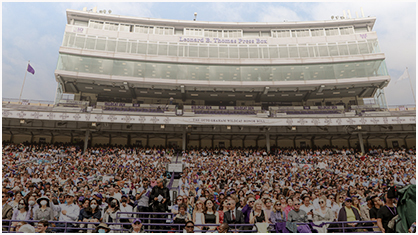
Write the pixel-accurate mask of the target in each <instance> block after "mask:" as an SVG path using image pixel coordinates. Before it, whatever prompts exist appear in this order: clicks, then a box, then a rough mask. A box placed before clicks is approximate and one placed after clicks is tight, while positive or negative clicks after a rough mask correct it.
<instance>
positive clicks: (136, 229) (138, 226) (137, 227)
mask: <svg viewBox="0 0 418 235" xmlns="http://www.w3.org/2000/svg"><path fill="white" fill-rule="evenodd" d="M129 233H145V231H144V226H143V225H142V221H141V219H139V218H136V219H134V221H133V222H132V228H131V229H130V230H129Z"/></svg>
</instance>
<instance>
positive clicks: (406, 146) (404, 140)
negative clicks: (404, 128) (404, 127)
mask: <svg viewBox="0 0 418 235" xmlns="http://www.w3.org/2000/svg"><path fill="white" fill-rule="evenodd" d="M407 137H408V135H406V136H405V138H403V142H404V143H405V148H408V144H407V142H406V138H407Z"/></svg>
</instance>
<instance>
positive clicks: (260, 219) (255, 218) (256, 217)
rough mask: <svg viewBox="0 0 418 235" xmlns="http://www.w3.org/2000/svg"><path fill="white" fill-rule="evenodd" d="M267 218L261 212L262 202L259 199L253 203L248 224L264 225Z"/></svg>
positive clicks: (262, 211)
mask: <svg viewBox="0 0 418 235" xmlns="http://www.w3.org/2000/svg"><path fill="white" fill-rule="evenodd" d="M267 221H269V219H268V216H267V215H266V213H265V212H264V210H263V202H262V201H261V200H260V199H259V200H257V201H255V203H254V208H253V211H252V212H251V214H250V224H255V223H266V222H267Z"/></svg>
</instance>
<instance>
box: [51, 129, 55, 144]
mask: <svg viewBox="0 0 418 235" xmlns="http://www.w3.org/2000/svg"><path fill="white" fill-rule="evenodd" d="M53 143H54V133H52V132H51V144H53Z"/></svg>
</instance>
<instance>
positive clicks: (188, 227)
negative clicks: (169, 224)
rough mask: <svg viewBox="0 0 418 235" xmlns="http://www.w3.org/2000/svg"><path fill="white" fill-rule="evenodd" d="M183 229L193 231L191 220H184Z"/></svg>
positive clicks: (187, 231) (188, 231)
mask: <svg viewBox="0 0 418 235" xmlns="http://www.w3.org/2000/svg"><path fill="white" fill-rule="evenodd" d="M184 230H186V233H194V223H193V221H191V220H189V221H187V222H186V224H185V227H184Z"/></svg>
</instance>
